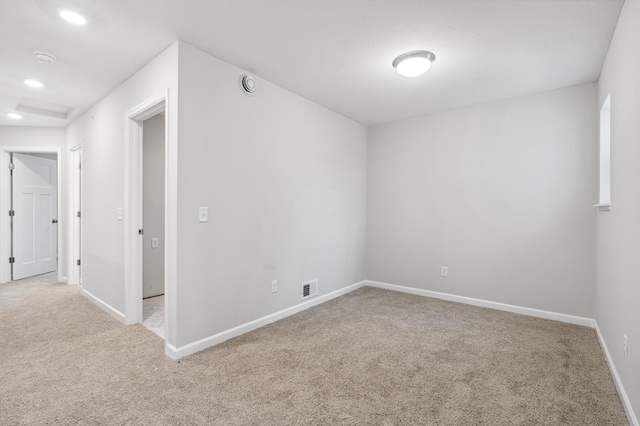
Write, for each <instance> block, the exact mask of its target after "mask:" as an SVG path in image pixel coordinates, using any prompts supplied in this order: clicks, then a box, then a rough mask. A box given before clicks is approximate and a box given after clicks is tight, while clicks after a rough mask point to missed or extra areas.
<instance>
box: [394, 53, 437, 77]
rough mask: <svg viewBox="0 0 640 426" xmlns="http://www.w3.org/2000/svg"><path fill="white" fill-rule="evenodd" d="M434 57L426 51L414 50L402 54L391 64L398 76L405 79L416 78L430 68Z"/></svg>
mask: <svg viewBox="0 0 640 426" xmlns="http://www.w3.org/2000/svg"><path fill="white" fill-rule="evenodd" d="M435 60H436V55H434V54H433V53H431V52H428V51H426V50H414V51H412V52H407V53H403V54H402V55H400V56H398V57H397V58H395V59H394V60H393V62H392V65H393V67H394V68H395V69H396V71H398V74H400V75H402V76H405V77H417V76H419V75H421V74H424V73H425V72H427V71H428V70H429V68H431V64H432V63H433V61H435Z"/></svg>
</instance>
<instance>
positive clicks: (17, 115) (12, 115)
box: [7, 112, 22, 120]
mask: <svg viewBox="0 0 640 426" xmlns="http://www.w3.org/2000/svg"><path fill="white" fill-rule="evenodd" d="M7 117H9V118H13V119H14V120H20V119H21V118H22V116H21V115H20V114H16V113H15V112H8V113H7Z"/></svg>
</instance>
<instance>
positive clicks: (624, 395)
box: [596, 322, 640, 426]
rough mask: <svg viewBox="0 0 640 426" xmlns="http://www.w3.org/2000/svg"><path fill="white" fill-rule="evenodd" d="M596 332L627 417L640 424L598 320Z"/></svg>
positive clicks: (635, 425) (634, 423)
mask: <svg viewBox="0 0 640 426" xmlns="http://www.w3.org/2000/svg"><path fill="white" fill-rule="evenodd" d="M596 334H597V336H598V341H599V342H600V346H601V347H602V351H603V352H604V355H605V357H606V358H607V364H608V365H609V370H610V371H611V376H613V382H614V383H615V384H616V388H617V389H618V394H619V395H620V399H621V400H622V406H623V407H624V411H625V412H626V413H627V418H628V419H629V422H630V423H631V425H633V426H640V424H638V418H637V417H636V415H635V413H634V412H633V407H632V406H631V401H629V397H628V396H627V392H626V391H625V390H624V386H623V385H622V381H621V380H620V376H619V375H618V371H617V370H616V366H615V365H614V364H613V358H611V354H610V353H609V348H608V347H607V344H606V343H605V341H604V337H603V336H602V333H601V332H600V327H598V323H597V322H596Z"/></svg>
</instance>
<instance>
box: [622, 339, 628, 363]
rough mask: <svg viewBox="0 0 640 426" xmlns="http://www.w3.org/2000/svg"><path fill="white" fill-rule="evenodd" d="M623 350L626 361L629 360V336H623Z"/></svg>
mask: <svg viewBox="0 0 640 426" xmlns="http://www.w3.org/2000/svg"><path fill="white" fill-rule="evenodd" d="M622 349H623V350H624V359H627V358H629V339H627V335H626V334H623V335H622Z"/></svg>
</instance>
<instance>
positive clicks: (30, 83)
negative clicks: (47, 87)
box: [24, 80, 44, 89]
mask: <svg viewBox="0 0 640 426" xmlns="http://www.w3.org/2000/svg"><path fill="white" fill-rule="evenodd" d="M24 84H26V85H27V86H29V87H35V88H36V89H42V88H43V87H44V84H42V83H40V82H39V81H38V80H25V81H24Z"/></svg>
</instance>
